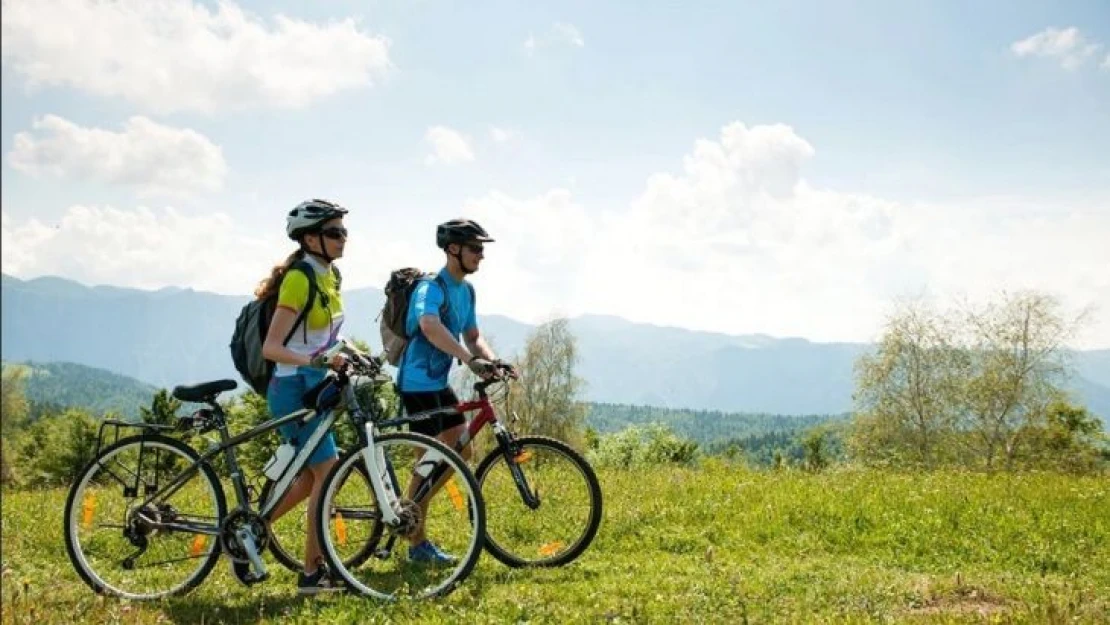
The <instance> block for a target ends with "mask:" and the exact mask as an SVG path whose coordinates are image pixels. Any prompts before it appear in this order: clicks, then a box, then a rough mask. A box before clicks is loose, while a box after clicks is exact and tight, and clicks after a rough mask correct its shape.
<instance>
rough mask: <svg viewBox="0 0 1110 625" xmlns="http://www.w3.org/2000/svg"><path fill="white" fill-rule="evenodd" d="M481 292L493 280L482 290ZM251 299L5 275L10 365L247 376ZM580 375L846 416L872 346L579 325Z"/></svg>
mask: <svg viewBox="0 0 1110 625" xmlns="http://www.w3.org/2000/svg"><path fill="white" fill-rule="evenodd" d="M477 286H478V289H479V290H481V280H480V279H479V281H478V285H477ZM344 300H345V302H344V303H345V307H346V309H347V311H348V322H347V326H346V327H345V333H346V334H347V335H349V336H354V337H357V338H361V339H363V340H367V341H368V342H369V343H370V344H371V345H372V346H374V347H375V348H377V347H378V344H379V341H378V331H377V324H376V323H375V321H374V319H375V317H376V315H377V314H378V311H379V310H380V309H381V305H382V302H383V301H384V296H383V294H382V292H381V291H380V290H379V289H375V288H365V289H354V290H351V291H348V292H346V293H344ZM246 301H247V297H246V295H244V296H241V297H232V296H226V295H217V294H213V293H204V292H198V291H194V290H192V289H180V288H166V289H161V290H158V291H143V290H137V289H124V288H117V287H110V286H97V287H87V286H84V285H81V284H78V283H76V282H73V281H70V280H64V279H61V278H53V277H45V278H36V279H34V280H20V279H18V278H14V277H12V276H8V275H5V276H3V292H2V295H0V304H2V307H3V311H2V315H0V317H2V324H3V328H2V329H3V335H2V337H3V340H2V343H0V345H2V354H3V358H4V359H6V360H12V361H27V360H33V361H37V362H54V361H66V362H76V363H81V364H85V365H89V366H93V367H99V368H103V369H108V370H110V371H115V372H118V373H122V374H125V375H128V376H132V377H134V378H137V379H139V380H142V381H144V382H146V383H148V384H153V385H156V386H159V387H172V386H174V385H177V384H184V383H190V382H198V381H203V380H209V379H216V378H225V377H226V378H237V375H236V372H235V370H234V368H233V367H232V365H231V359H230V356H229V354H228V348H227V344H228V340H229V338H230V336H231V330H232V328H233V325H234V321H235V317H236V315H237V314H238V312H239V309H240V308H241V307H242V306H243V304H245V303H246ZM480 323H481V325H482V328H483V331H484V332H485V333H486V334H487V335H489V336H490V337H491V338H492V341H493V343H494V344H495V346H496V347H497V349H498V351H499V352H500V353H501V354H503V355H512V354H514V353H516V352H518V351H519V350H520V348H521V347H522V346H523V345H524V342H525V339H526V337H527V335H528V333H529V332H530V331H531V330H532V326H530V325H528V324H524V323H520V322H518V321H515V320H512V319H509V318H508V317H504V316H500V315H482V316H481V317H480ZM570 327H571V330H572V331H573V332H574V334H575V336H576V337H577V338H578V346H579V353H580V357H581V358H580V362H579V368H578V371H579V374H580V375H581V376H582V377H583V378H584V379H585V380H586V381H587V384H588V386H587V388H586V392H585V397H586V399H588V400H590V401H594V402H601V403H612V404H631V405H651V406H659V407H669V408H685V409H691V410H718V411H724V412H743V413H765V414H777V415H815V414H841V413H844V412H848V411H849V410H850V409H851V407H852V386H853V383H852V367H853V363H854V362H855V360H856V359H857V358H858V357H859V355H860V354H862V353H864V352H865V351H867V350H868V349H871V346H870V345H868V344H864V343H815V342H812V341H808V340H805V339H798V338H773V337H769V336H766V335H760V334H748V335H729V334H720V333H709V332H695V331H691V330H684V329H681V328H671V327H660V326H655V325H650V324H643V323H633V322H630V321H627V320H625V319H621V318H619V317H612V316H600V315H585V316H582V317H578V318H575V319H572V320H571V322H570ZM1075 356H1076V358H1075V364H1076V370H1077V373H1078V374H1079V377H1078V378H1077V379H1076V380H1075V381H1074V382H1073V385H1072V386H1073V389H1074V390H1075V393H1076V399H1077V400H1079V401H1081V402H1083V403H1084V404H1086V405H1087V406H1088V407H1089V408H1090V409H1091V410H1092V411H1093V412H1095V413H1096V414H1099V415H1100V416H1102V417H1103V419H1105V420H1108V421H1110V350H1095V351H1082V352H1076V354H1075Z"/></svg>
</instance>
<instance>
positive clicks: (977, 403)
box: [965, 292, 1079, 468]
mask: <svg viewBox="0 0 1110 625" xmlns="http://www.w3.org/2000/svg"><path fill="white" fill-rule="evenodd" d="M965 314H966V319H967V324H966V327H967V329H968V332H969V333H970V337H969V340H968V342H969V343H970V348H971V349H970V350H969V352H968V353H969V354H970V357H971V358H970V360H971V375H969V376H968V377H967V378H966V381H967V384H966V388H965V391H966V393H965V399H966V405H967V409H968V418H969V424H968V425H969V428H970V429H971V430H972V431H973V432H974V440H976V441H977V442H978V448H979V453H980V457H981V458H982V461H983V463H984V465H985V466H986V467H987V468H993V467H994V466H995V462H996V460H997V459H998V456H999V455H1000V454H1001V455H1003V457H1004V459H1005V462H1006V467H1007V468H1012V467H1013V464H1014V460H1015V458H1016V457H1017V454H1018V450H1019V447H1020V445H1021V443H1022V442H1023V439H1024V438H1025V435H1026V434H1027V433H1028V432H1030V431H1031V428H1033V427H1034V426H1043V425H1044V424H1045V423H1046V421H1045V420H1046V416H1047V413H1048V407H1049V406H1050V405H1052V404H1053V403H1056V402H1059V401H1060V399H1061V398H1062V397H1063V396H1064V393H1063V391H1062V388H1061V387H1062V385H1063V383H1064V381H1065V380H1066V378H1067V375H1068V363H1067V359H1066V351H1065V344H1064V342H1065V341H1066V340H1067V339H1068V338H1069V337H1071V336H1072V335H1073V334H1074V332H1075V329H1076V328H1077V326H1078V323H1079V318H1077V319H1076V320H1074V321H1068V320H1065V319H1064V317H1063V315H1062V314H1061V312H1060V304H1059V302H1057V301H1056V300H1055V299H1054V298H1052V297H1051V296H1048V295H1045V294H1042V293H1036V292H1021V293H1017V294H1004V295H1003V296H1002V297H1001V298H1000V300H998V301H992V302H988V303H987V304H985V305H983V306H982V307H978V308H971V307H967V310H966V312H965Z"/></svg>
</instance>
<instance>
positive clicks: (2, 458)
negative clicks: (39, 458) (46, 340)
mask: <svg viewBox="0 0 1110 625" xmlns="http://www.w3.org/2000/svg"><path fill="white" fill-rule="evenodd" d="M25 376H26V370H24V369H22V368H19V367H5V368H4V372H3V381H2V382H0V385H2V394H3V405H2V406H0V484H9V483H11V482H13V481H15V479H16V470H15V466H16V462H17V459H16V457H15V456H14V455H13V453H14V452H15V450H16V445H15V437H16V436H17V434H18V433H19V432H20V430H22V429H23V428H24V427H25V426H26V425H27V419H28V412H29V410H30V407H29V404H28V402H27V395H26V388H25V386H24V384H25Z"/></svg>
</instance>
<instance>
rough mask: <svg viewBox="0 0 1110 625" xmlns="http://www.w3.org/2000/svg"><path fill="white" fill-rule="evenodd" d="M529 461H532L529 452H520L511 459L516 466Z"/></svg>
mask: <svg viewBox="0 0 1110 625" xmlns="http://www.w3.org/2000/svg"><path fill="white" fill-rule="evenodd" d="M531 459H532V452H530V451H522V452H520V453H519V454H517V455H516V456H515V457H514V458H513V460H515V461H516V463H517V464H524V463H525V462H528V461H529V460H531Z"/></svg>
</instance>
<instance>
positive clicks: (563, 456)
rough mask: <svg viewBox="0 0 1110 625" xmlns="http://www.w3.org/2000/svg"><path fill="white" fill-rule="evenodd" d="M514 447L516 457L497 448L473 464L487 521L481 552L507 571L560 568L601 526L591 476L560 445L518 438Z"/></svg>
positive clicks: (597, 495)
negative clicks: (528, 496) (520, 480)
mask: <svg viewBox="0 0 1110 625" xmlns="http://www.w3.org/2000/svg"><path fill="white" fill-rule="evenodd" d="M516 444H517V445H519V447H520V453H519V454H517V455H516V457H513V458H510V457H509V454H508V453H507V452H505V451H504V450H502V449H501V448H500V447H497V448H494V450H493V451H491V452H490V453H489V454H488V455H487V456H486V457H485V458H483V459H482V461H481V463H479V464H478V471H477V472H476V476H477V479H478V484H479V488H481V489H482V498H483V499H484V500H485V502H486V509H487V511H488V519H489V521H488V522H487V524H486V537H485V547H486V550H487V551H489V553H490V555H492V556H493V557H495V558H497V559H498V560H500V561H501V562H503V563H505V564H507V565H508V566H511V567H526V566H527V567H550V566H560V565H563V564H566V563H568V562H570V561H572V560H574V559H575V558H577V557H578V556H579V555H581V554H582V552H583V551H585V550H586V548H587V547H589V546H590V543H591V542H592V541H593V539H594V536H595V535H596V534H597V528H598V526H599V525H600V524H601V512H602V503H601V485H600V484H599V483H598V481H597V475H596V474H595V473H594V470H593V468H592V467H590V465H589V463H587V462H586V459H585V458H583V457H582V455H581V454H579V453H578V452H577V451H575V450H574V449H572V448H571V447H570V446H569V445H567V444H566V443H563V442H562V441H558V440H555V439H553V438H548V437H545V436H524V437H520V438H518V439H516ZM514 470H519V472H520V477H522V478H523V482H524V484H525V485H526V487H527V489H528V490H529V491H530V492H531V494H533V495H534V496H535V498H536V501H535V502H533V505H528V502H527V501H525V498H524V495H523V494H522V493H521V491H520V488H519V486H518V484H517V481H516V480H515V479H514V476H513V472H514Z"/></svg>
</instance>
